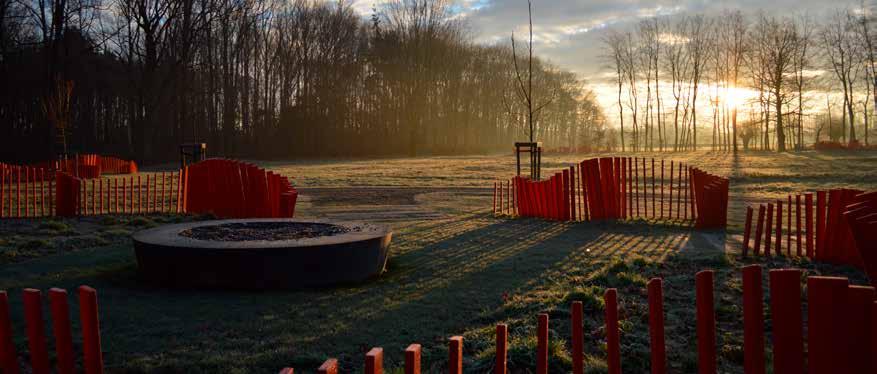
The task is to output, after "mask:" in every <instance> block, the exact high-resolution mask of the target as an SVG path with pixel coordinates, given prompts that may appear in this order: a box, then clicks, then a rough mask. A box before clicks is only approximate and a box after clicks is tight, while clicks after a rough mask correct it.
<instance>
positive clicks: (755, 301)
mask: <svg viewBox="0 0 877 374" xmlns="http://www.w3.org/2000/svg"><path fill="white" fill-rule="evenodd" d="M743 371H744V372H746V373H747V374H764V372H765V367H764V295H763V291H762V288H761V266H759V265H749V266H744V267H743Z"/></svg>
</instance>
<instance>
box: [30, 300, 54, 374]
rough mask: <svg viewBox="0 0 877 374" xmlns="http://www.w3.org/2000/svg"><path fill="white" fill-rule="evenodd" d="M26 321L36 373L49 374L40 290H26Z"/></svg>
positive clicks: (31, 359) (31, 360)
mask: <svg viewBox="0 0 877 374" xmlns="http://www.w3.org/2000/svg"><path fill="white" fill-rule="evenodd" d="M24 321H25V327H26V330H27V348H28V350H29V351H30V352H29V353H30V364H31V367H32V368H33V372H34V374H49V372H50V371H51V369H50V368H49V352H48V349H47V348H46V333H45V328H44V327H43V300H42V297H41V294H40V290H36V289H33V288H26V289H25V290H24Z"/></svg>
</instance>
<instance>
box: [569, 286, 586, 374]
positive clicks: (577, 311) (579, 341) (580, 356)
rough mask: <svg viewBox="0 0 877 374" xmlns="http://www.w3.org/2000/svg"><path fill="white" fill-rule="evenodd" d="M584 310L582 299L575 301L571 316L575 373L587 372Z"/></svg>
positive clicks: (573, 370)
mask: <svg viewBox="0 0 877 374" xmlns="http://www.w3.org/2000/svg"><path fill="white" fill-rule="evenodd" d="M583 322H584V311H583V308H582V302H581V301H573V303H572V315H571V316H570V330H572V372H573V374H584V373H585V353H584V348H585V345H584V334H583V333H584V331H583V330H582V329H583V328H582V323H583Z"/></svg>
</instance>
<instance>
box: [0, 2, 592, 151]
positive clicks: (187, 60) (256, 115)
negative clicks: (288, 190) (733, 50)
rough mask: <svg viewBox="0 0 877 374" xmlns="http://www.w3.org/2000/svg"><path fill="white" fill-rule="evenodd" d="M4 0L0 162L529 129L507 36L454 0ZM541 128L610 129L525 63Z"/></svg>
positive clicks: (479, 140) (349, 147)
mask: <svg viewBox="0 0 877 374" xmlns="http://www.w3.org/2000/svg"><path fill="white" fill-rule="evenodd" d="M109 1H110V2H108V3H102V2H100V0H0V12H2V13H0V20H2V21H0V22H2V23H0V79H2V81H3V84H2V85H0V87H2V88H0V124H2V126H0V159H3V160H42V159H46V158H51V157H56V155H58V154H60V153H63V152H65V149H66V152H67V153H75V152H99V153H109V154H116V155H122V156H126V157H132V158H135V159H138V160H155V161H158V160H172V159H175V158H176V157H177V155H178V151H177V145H178V144H180V143H183V142H190V141H203V142H207V143H209V148H210V153H212V154H214V155H225V156H239V157H253V158H257V157H258V158H285V157H344V156H363V155H369V156H377V155H409V156H411V155H426V154H460V153H483V152H492V151H498V150H503V151H506V150H510V149H511V145H512V142H514V141H520V140H523V139H525V138H526V137H525V136H524V135H523V126H524V108H522V106H521V104H520V102H519V101H518V100H517V98H515V97H514V95H515V91H514V90H513V88H512V84H513V61H512V57H511V56H512V54H511V51H510V46H508V45H498V46H485V45H479V44H475V43H473V42H471V40H470V38H469V37H468V36H467V34H466V32H465V30H466V25H465V24H463V23H461V22H460V21H458V20H455V18H454V17H453V14H452V13H451V10H450V5H451V4H449V2H447V1H446V0H397V1H395V2H392V3H391V4H389V5H387V6H386V7H385V8H381V11H379V12H378V11H376V12H375V14H374V15H373V16H372V17H371V19H368V18H363V17H361V16H360V15H358V14H357V13H355V12H354V11H353V10H352V8H351V4H350V2H349V1H338V2H326V1H317V0H288V1H285V0H109ZM535 67H536V71H535V72H534V75H535V76H536V77H538V79H536V81H537V82H538V84H537V86H538V87H537V88H535V90H536V91H537V92H538V93H540V94H544V95H551V97H552V104H551V105H549V106H547V107H546V108H545V110H544V111H543V113H541V115H540V118H539V126H538V131H539V133H538V136H537V137H538V138H539V139H541V140H546V141H548V142H550V143H549V146H565V147H576V146H578V145H579V144H583V143H585V142H587V141H588V140H589V139H587V138H586V137H588V136H594V137H597V136H605V131H606V129H605V119H604V118H603V116H602V113H600V111H599V107H598V106H597V105H596V104H595V103H594V102H593V100H592V96H591V94H590V93H589V92H588V91H587V90H586V89H585V88H584V85H583V82H582V81H580V80H579V79H578V78H577V77H576V76H575V75H574V74H572V73H569V72H566V71H562V70H560V69H558V68H556V67H554V66H552V65H550V64H548V63H546V62H544V61H539V60H537V61H536V62H535Z"/></svg>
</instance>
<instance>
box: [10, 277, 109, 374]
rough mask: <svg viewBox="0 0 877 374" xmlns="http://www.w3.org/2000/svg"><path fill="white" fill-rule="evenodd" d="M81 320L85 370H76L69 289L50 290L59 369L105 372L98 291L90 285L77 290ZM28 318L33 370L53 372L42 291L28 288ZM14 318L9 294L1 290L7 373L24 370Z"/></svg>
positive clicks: (68, 372)
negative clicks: (17, 350)
mask: <svg viewBox="0 0 877 374" xmlns="http://www.w3.org/2000/svg"><path fill="white" fill-rule="evenodd" d="M77 292H78V298H79V320H80V326H81V329H82V346H81V352H82V370H81V371H76V368H75V366H76V359H75V356H74V343H73V333H72V330H71V323H70V310H69V309H70V307H69V304H68V297H67V291H66V290H63V289H60V288H52V289H50V290H49V296H48V298H49V311H50V316H51V323H52V334H53V335H54V338H55V339H54V342H55V354H56V357H57V359H56V361H57V367H56V371H57V372H58V373H61V374H72V373H74V372H84V373H85V374H102V373H103V372H104V364H103V353H102V351H101V343H100V323H99V318H98V310H97V291H95V290H94V289H93V288H91V287H88V286H80V287H79V289H78V290H77ZM23 298H24V299H23V304H24V321H25V330H26V334H27V343H28V351H29V355H28V356H29V357H30V366H31V367H30V372H32V373H35V374H42V373H50V372H51V371H52V368H51V362H50V361H49V351H48V349H49V347H48V344H47V342H46V329H45V326H44V319H43V310H42V309H43V299H42V293H41V292H40V290H37V289H32V288H28V289H25V290H24V291H23ZM13 336H14V333H13V329H12V320H11V318H10V314H9V297H8V295H7V293H6V291H0V369H2V372H3V373H13V374H18V373H22V372H24V370H22V368H21V367H20V365H19V357H18V353H17V352H16V350H15V345H14V343H13Z"/></svg>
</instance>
